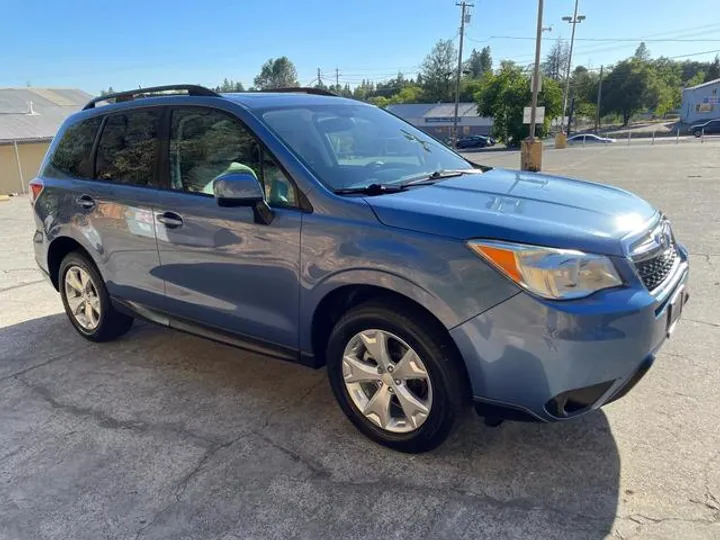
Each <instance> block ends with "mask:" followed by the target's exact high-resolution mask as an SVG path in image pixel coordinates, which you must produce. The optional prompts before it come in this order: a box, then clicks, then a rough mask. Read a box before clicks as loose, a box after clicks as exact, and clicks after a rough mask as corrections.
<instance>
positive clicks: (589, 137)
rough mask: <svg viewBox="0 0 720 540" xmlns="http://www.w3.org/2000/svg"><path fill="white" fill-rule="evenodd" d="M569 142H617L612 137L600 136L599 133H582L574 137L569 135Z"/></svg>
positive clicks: (575, 143)
mask: <svg viewBox="0 0 720 540" xmlns="http://www.w3.org/2000/svg"><path fill="white" fill-rule="evenodd" d="M567 142H568V144H573V145H578V144H598V143H600V144H606V143H614V142H616V141H615V139H610V138H608V137H599V136H598V135H593V134H592V133H585V134H580V135H573V136H572V137H569V138H568V140H567Z"/></svg>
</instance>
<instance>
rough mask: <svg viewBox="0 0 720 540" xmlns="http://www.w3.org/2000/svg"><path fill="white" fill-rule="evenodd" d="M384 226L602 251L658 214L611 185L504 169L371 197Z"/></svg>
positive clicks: (614, 249)
mask: <svg viewBox="0 0 720 540" xmlns="http://www.w3.org/2000/svg"><path fill="white" fill-rule="evenodd" d="M366 201H367V202H368V204H369V205H370V206H371V207H372V209H373V210H374V212H375V214H376V215H377V217H378V219H379V220H380V221H381V222H382V223H384V224H385V225H387V226H390V227H396V228H401V229H408V230H412V231H417V232H423V233H429V234H437V235H442V236H447V237H452V238H458V239H461V240H467V239H470V238H488V239H496V240H507V241H512V242H522V243H527V244H536V245H545V246H552V247H558V248H564V249H579V250H583V251H588V252H592V253H599V254H604V255H624V254H625V253H624V250H623V246H622V242H621V239H622V238H623V237H625V236H627V235H628V234H629V233H632V232H634V231H638V230H640V229H642V227H646V226H648V222H649V221H650V220H651V219H653V217H654V215H655V214H656V213H657V212H656V210H655V209H654V208H653V207H652V206H650V204H648V203H647V202H645V201H644V200H642V199H640V198H639V197H637V196H635V195H633V194H632V193H628V192H627V191H623V190H621V189H617V188H614V187H610V186H605V185H602V184H596V183H592V182H585V181H582V180H574V179H571V178H563V177H559V176H550V175H545V174H536V173H525V172H519V171H509V170H504V169H491V170H489V171H487V172H485V173H483V174H467V175H463V176H460V177H457V178H451V179H447V180H441V181H440V182H438V183H436V184H433V185H430V186H423V187H416V188H410V189H408V190H407V191H402V192H399V193H394V194H388V195H382V196H377V197H367V198H366Z"/></svg>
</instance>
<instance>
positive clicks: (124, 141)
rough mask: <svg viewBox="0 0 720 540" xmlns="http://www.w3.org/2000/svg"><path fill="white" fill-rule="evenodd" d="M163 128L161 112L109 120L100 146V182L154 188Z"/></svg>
mask: <svg viewBox="0 0 720 540" xmlns="http://www.w3.org/2000/svg"><path fill="white" fill-rule="evenodd" d="M159 124H160V111H159V109H150V110H141V111H132V112H127V113H122V114H115V115H113V116H111V117H109V118H108V119H107V122H106V123H105V127H104V128H103V131H102V135H101V136H100V142H99V144H98V150H97V158H96V161H95V171H96V172H95V176H96V178H99V179H100V180H108V181H111V182H116V183H118V184H132V185H136V186H147V185H152V184H153V183H154V172H155V162H156V156H157V149H158V127H159Z"/></svg>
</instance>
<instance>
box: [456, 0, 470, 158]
mask: <svg viewBox="0 0 720 540" xmlns="http://www.w3.org/2000/svg"><path fill="white" fill-rule="evenodd" d="M455 5H456V6H461V7H462V11H461V13H460V50H459V51H458V65H457V73H456V74H455V115H454V116H453V131H452V143H453V146H455V143H456V142H457V139H458V136H457V133H458V107H459V106H460V77H461V76H462V56H463V41H464V38H465V18H466V15H465V13H466V10H467V8H469V7H473V5H474V4H468V3H466V2H465V1H463V2H459V3H458V2H456V3H455Z"/></svg>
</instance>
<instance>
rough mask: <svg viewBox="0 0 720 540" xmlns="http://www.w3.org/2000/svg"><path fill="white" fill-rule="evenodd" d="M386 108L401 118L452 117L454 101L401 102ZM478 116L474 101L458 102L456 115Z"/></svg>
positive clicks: (453, 114)
mask: <svg viewBox="0 0 720 540" xmlns="http://www.w3.org/2000/svg"><path fill="white" fill-rule="evenodd" d="M387 109H388V110H389V111H390V112H392V113H394V114H397V115H398V116H402V117H403V118H452V117H453V116H455V104H454V103H403V104H400V105H388V106H387ZM464 116H472V117H479V116H480V115H479V114H478V112H477V104H476V103H458V117H464Z"/></svg>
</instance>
